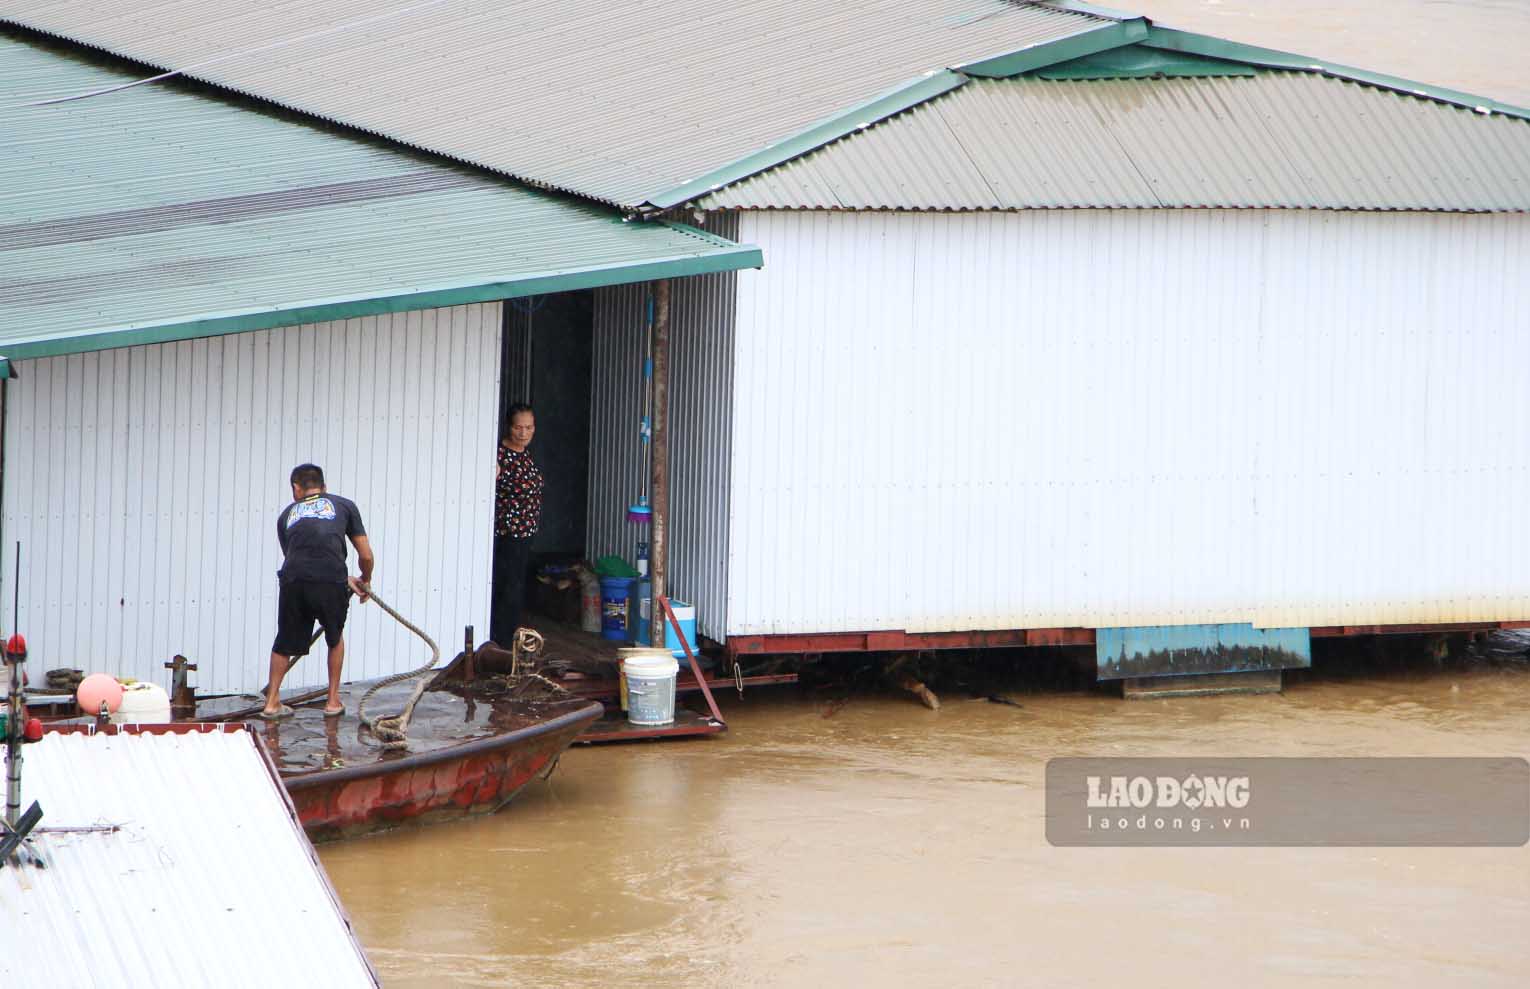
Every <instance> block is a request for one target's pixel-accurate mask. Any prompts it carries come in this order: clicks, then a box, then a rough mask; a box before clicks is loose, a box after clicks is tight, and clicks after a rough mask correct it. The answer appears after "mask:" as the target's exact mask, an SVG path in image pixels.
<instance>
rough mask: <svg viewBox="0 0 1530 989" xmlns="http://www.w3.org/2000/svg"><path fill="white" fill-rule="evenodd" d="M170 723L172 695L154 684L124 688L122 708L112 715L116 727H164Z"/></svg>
mask: <svg viewBox="0 0 1530 989" xmlns="http://www.w3.org/2000/svg"><path fill="white" fill-rule="evenodd" d="M169 722H170V695H169V694H167V693H165V688H164V687H161V686H159V685H158V684H154V683H131V684H128V685H127V686H125V687H123V688H122V706H121V707H119V708H117V712H116V713H115V714H113V715H112V724H115V725H163V724H169Z"/></svg>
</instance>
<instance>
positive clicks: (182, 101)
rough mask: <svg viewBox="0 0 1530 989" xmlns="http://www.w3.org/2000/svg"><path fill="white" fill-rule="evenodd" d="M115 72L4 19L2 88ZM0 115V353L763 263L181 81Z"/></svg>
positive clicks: (70, 87) (159, 338)
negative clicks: (12, 27) (20, 31)
mask: <svg viewBox="0 0 1530 989" xmlns="http://www.w3.org/2000/svg"><path fill="white" fill-rule="evenodd" d="M131 78H133V76H132V75H130V74H129V73H127V72H125V71H124V70H123V69H122V68H120V67H118V66H116V65H111V64H100V63H98V62H97V61H96V60H95V57H94V56H91V57H90V58H86V57H83V56H82V55H80V54H75V53H66V52H61V51H59V50H55V49H54V48H53V47H51V46H44V45H42V44H40V43H36V42H33V41H29V40H22V39H18V38H14V37H10V36H8V35H6V34H3V33H0V93H18V92H71V91H85V90H90V89H94V88H98V87H101V86H103V85H111V84H113V83H116V82H121V81H123V80H126V79H131ZM0 130H3V132H4V134H5V138H6V140H5V141H4V142H0V358H5V359H8V360H15V359H18V358H24V357H37V356H46V355H51V354H59V353H73V352H78V351H80V350H86V349H99V348H101V347H106V346H121V345H128V344H134V343H157V342H163V341H165V340H170V339H185V338H187V337H188V336H193V335H201V336H208V335H216V334H219V333H225V332H239V331H243V330H251V329H263V328H266V327H275V326H286V325H293V324H294V323H301V322H312V321H321V320H325V319H338V318H344V317H346V316H350V315H360V314H370V313H381V312H395V311H402V310H407V309H415V308H425V307H427V306H444V305H455V304H458V303H462V302H474V301H488V300H491V299H498V298H506V297H512V296H516V295H524V294H534V293H541V292H549V291H560V290H562V289H565V288H587V287H594V286H596V285H603V284H611V283H613V282H621V281H628V280H645V279H647V278H653V277H671V276H680V275H687V274H697V273H705V272H712V271H719V270H725V269H730V268H733V267H757V266H759V264H760V263H761V257H760V252H759V251H758V250H755V249H752V248H749V247H747V246H744V245H736V244H730V243H728V242H727V241H725V240H723V239H721V238H718V237H714V236H712V235H710V234H707V233H705V232H703V231H699V230H695V229H693V228H690V227H686V226H684V225H680V224H664V223H631V222H624V221H623V220H622V219H621V217H620V216H619V215H617V213H616V212H615V211H613V210H611V209H610V208H609V207H605V206H600V205H596V204H592V203H589V202H587V201H579V200H573V199H567V198H563V197H555V196H550V195H548V194H545V193H541V192H535V191H532V190H529V189H526V188H524V187H521V186H520V185H518V184H516V183H512V182H509V181H506V180H504V179H502V178H499V177H497V176H492V175H484V174H481V173H477V172H474V171H472V170H469V169H467V168H463V167H461V166H457V165H449V164H446V163H442V162H438V161H431V160H429V159H425V158H422V157H421V156H418V155H415V154H411V153H408V152H404V151H402V150H400V149H397V148H394V147H388V146H379V145H378V144H376V143H374V142H371V141H366V140H360V139H357V138H354V137H350V136H346V135H340V134H335V133H332V132H331V131H329V130H328V129H325V128H318V127H313V126H311V125H309V124H307V123H303V122H296V121H293V120H290V119H285V118H284V117H283V116H282V115H278V114H271V113H267V112H263V111H262V110H257V109H252V108H249V107H248V106H245V105H242V102H236V101H230V100H226V99H224V98H222V97H217V96H212V95H208V94H206V93H203V92H198V91H195V90H193V89H191V88H190V87H189V86H188V85H186V84H182V83H178V82H171V83H166V84H161V85H154V86H139V87H135V88H132V89H128V90H123V91H119V92H115V93H112V94H111V95H108V96H102V97H98V98H91V99H85V100H80V101H77V102H72V103H63V104H56V105H52V106H46V107H35V108H15V107H9V108H7V109H4V110H0ZM167 149H173V153H167Z"/></svg>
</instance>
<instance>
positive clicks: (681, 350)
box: [587, 216, 738, 641]
mask: <svg viewBox="0 0 1530 989" xmlns="http://www.w3.org/2000/svg"><path fill="white" fill-rule="evenodd" d="M737 228H738V221H737V218H736V217H733V216H714V217H712V218H710V220H709V222H708V224H707V230H709V231H710V232H712V233H715V234H718V235H720V236H723V237H730V236H732V235H733V234H734V233H736V232H737ZM736 292H737V277H736V276H735V275H732V274H728V275H718V276H714V275H704V276H701V277H698V278H679V279H675V280H674V282H673V287H672V289H671V295H670V352H671V358H672V359H671V362H670V381H671V386H670V416H669V422H670V526H671V527H670V572H671V578H670V588H669V589H670V596H671V597H672V598H675V599H677V600H682V601H686V602H689V603H693V604H695V605H696V610H697V627H698V630H699V631H700V633H701V634H702V635H706V636H709V637H711V638H714V639H717V640H719V641H722V640H723V639H724V637H725V629H726V627H727V626H726V608H727V559H728V470H729V462H730V459H731V457H730V446H729V444H730V442H731V436H732V408H733V406H732V392H733V336H734V306H735V296H736ZM647 294H648V287H647V286H646V285H626V286H618V287H615V288H607V289H597V290H596V293H595V346H594V361H593V368H594V369H593V372H592V375H591V377H592V395H591V422H590V434H591V449H590V515H589V525H588V537H587V538H588V541H589V555H590V556H591V558H592V559H593V558H595V557H598V556H601V555H603V554H606V553H620V554H622V555H623V556H625V557H627V558H628V559H631V558H632V554H633V551H634V547H635V544H636V541H637V533H638V532H639V530H638V529H637V528H636V527H634V526H631V525H629V524H628V523H627V522H626V513H627V506H628V505H629V504H632V503H633V502H634V501H636V500H637V497H638V494H639V492H640V491H641V485H642V476H643V475H642V471H643V466H642V457H641V454H642V448H641V445H640V443H639V439H638V423H639V421H640V420H641V418H642V414H643V413H642V409H643V391H642V384H643V381H642V366H643V321H644V318H645V309H644V307H645V304H646V303H645V300H646V298H647Z"/></svg>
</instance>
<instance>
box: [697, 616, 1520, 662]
mask: <svg viewBox="0 0 1530 989" xmlns="http://www.w3.org/2000/svg"><path fill="white" fill-rule="evenodd" d="M1500 628H1530V620H1527V621H1505V622H1450V623H1442V624H1438V625H1325V626H1319V627H1317V628H1314V629H1312V636H1313V637H1314V638H1327V637H1333V636H1343V635H1403V634H1408V633H1420V632H1425V633H1427V632H1477V631H1484V630H1490V629H1500ZM1092 645H1094V629H1092V628H1025V629H996V630H989V631H971V632H904V631H890V632H886V631H881V632H808V633H800V634H790V635H735V636H731V637H729V639H728V643H727V646H726V648H727V651H728V654H729V655H730V656H733V657H735V658H737V657H740V656H769V655H782V654H793V653H825V652H918V651H922V650H939V649H1007V648H1013V647H1015V646H1092Z"/></svg>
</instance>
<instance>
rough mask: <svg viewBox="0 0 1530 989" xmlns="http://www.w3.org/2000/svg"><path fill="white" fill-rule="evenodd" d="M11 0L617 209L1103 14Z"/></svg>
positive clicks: (889, 4) (179, 65)
mask: <svg viewBox="0 0 1530 989" xmlns="http://www.w3.org/2000/svg"><path fill="white" fill-rule="evenodd" d="M7 8H8V10H7V12H5V13H0V19H5V20H8V21H10V22H11V23H15V24H20V25H23V26H26V27H31V28H35V29H37V30H41V31H45V32H49V33H53V34H57V35H60V36H63V37H67V38H70V39H73V40H77V41H81V42H84V43H86V44H90V45H96V46H99V47H101V48H104V49H106V50H109V51H112V52H115V53H117V54H121V55H127V56H130V57H132V58H136V59H139V60H141V61H144V62H148V63H150V64H152V65H156V66H162V67H166V68H176V69H184V70H186V71H187V72H188V74H190V75H192V76H195V77H196V78H199V79H203V80H206V81H209V82H214V83H217V84H219V85H222V86H227V87H229V88H231V89H234V90H238V91H240V92H244V93H250V94H253V95H256V96H259V97H261V98H263V99H267V100H271V101H274V102H276V103H279V104H282V105H284V106H289V107H293V108H296V109H300V110H303V111H305V112H308V113H312V114H316V115H319V116H321V117H325V118H329V119H333V120H338V121H342V122H344V123H346V124H348V125H351V126H354V127H358V128H361V129H364V130H367V131H371V132H374V133H377V134H380V135H384V136H386V137H389V138H392V139H395V140H398V141H402V142H404V143H407V144H410V145H414V146H417V147H421V148H426V149H429V150H432V151H435V152H438V153H441V154H445V155H449V156H451V157H455V158H459V159H462V160H465V161H470V162H473V163H475V164H479V165H483V166H486V167H488V168H492V169H496V170H498V171H501V172H504V173H507V174H510V175H514V176H517V177H520V178H524V179H527V180H529V181H533V182H535V183H538V184H542V185H546V186H549V187H553V188H557V189H563V190H568V191H573V192H577V193H580V194H582V195H585V196H588V197H591V198H595V199H600V200H604V201H608V202H612V203H619V204H623V205H628V206H636V205H640V204H642V203H644V202H646V201H649V200H651V199H655V198H660V197H662V194H663V193H665V192H666V191H667V190H671V189H674V188H676V187H680V186H683V185H685V184H686V183H688V182H691V181H692V180H695V179H697V178H700V177H702V176H704V175H706V174H707V173H710V172H712V171H713V170H715V169H718V168H720V167H722V166H725V165H727V164H729V163H731V162H735V161H738V160H740V159H744V158H747V157H749V156H751V155H754V154H756V153H758V152H760V151H761V150H762V149H764V148H766V147H768V146H770V145H772V144H776V143H778V142H782V141H784V140H786V139H788V138H790V137H792V136H793V135H796V134H798V133H799V132H802V131H804V130H806V129H810V128H812V127H813V125H815V124H817V123H819V122H821V121H823V120H824V119H825V118H828V117H831V116H835V115H840V114H842V113H843V112H844V111H846V110H847V109H849V108H851V107H853V106H855V105H857V104H860V103H862V102H863V101H865V100H867V99H868V98H870V97H872V96H874V95H876V94H878V93H883V92H885V91H887V90H890V89H892V88H894V87H902V86H904V85H905V84H908V83H910V82H911V81H915V82H917V81H918V80H919V79H921V78H922V77H924V76H926V75H927V74H928V73H930V72H931V71H932V70H939V69H942V68H948V67H952V66H956V65H960V64H963V63H967V62H976V61H981V60H984V59H988V58H991V57H992V56H995V55H999V54H1003V53H1008V52H1014V51H1015V50H1017V49H1023V48H1028V47H1030V46H1033V45H1037V44H1041V43H1044V42H1048V41H1052V40H1056V39H1059V38H1066V37H1069V36H1072V35H1075V34H1078V33H1079V32H1081V31H1087V30H1089V29H1091V28H1098V27H1102V26H1106V25H1113V24H1114V22H1113V21H1111V20H1108V19H1106V18H1103V17H1100V16H1096V15H1094V14H1090V13H1084V12H1080V11H1075V10H1067V9H1059V8H1058V7H1056V6H1050V5H1044V4H1034V3H1022V2H1012V0H858V2H856V3H843V4H836V3H823V2H821V0H757V2H750V3H740V2H738V0H687V2H684V3H680V2H677V0H660V2H647V3H611V2H610V0H558V2H533V3H518V4H514V5H500V4H483V3H480V2H478V0H414V2H410V0H392V2H389V3H382V2H379V0H329V2H326V3H322V4H321V3H306V2H304V3H294V2H291V0H159V2H156V3H153V4H122V3H69V4H60V3H57V2H56V0H16V2H12V3H10V4H7ZM343 25H352V26H351V27H348V28H343V29H341V30H336V28H340V27H341V26H343ZM292 39H298V40H295V41H293V40H292ZM287 41H291V43H287V44H281V46H280V47H271V46H272V45H274V44H278V43H281V42H287ZM230 52H246V53H248V54H243V55H239V56H237V57H232V58H227V57H224V56H226V55H227V54H228V53H230ZM210 60H213V61H210ZM905 105H907V104H905ZM854 124H855V122H854V121H851V122H850V123H849V126H854ZM794 153H795V152H794ZM762 167H763V166H762Z"/></svg>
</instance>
